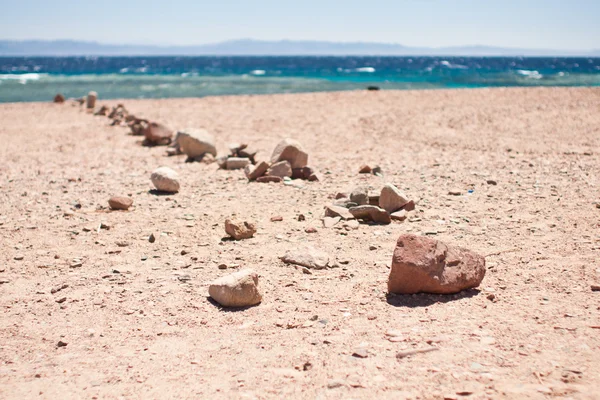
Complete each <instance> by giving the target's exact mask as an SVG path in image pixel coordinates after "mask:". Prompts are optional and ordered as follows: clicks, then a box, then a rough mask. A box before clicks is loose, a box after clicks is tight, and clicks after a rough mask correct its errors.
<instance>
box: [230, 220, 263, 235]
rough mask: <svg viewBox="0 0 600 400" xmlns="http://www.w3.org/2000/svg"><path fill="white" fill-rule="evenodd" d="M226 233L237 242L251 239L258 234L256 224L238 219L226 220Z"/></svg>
mask: <svg viewBox="0 0 600 400" xmlns="http://www.w3.org/2000/svg"><path fill="white" fill-rule="evenodd" d="M225 232H226V233H227V234H228V235H229V236H231V237H232V238H234V239H235V240H243V239H249V238H251V237H252V236H254V234H255V233H256V224H254V223H253V222H248V221H240V220H237V219H226V220H225Z"/></svg>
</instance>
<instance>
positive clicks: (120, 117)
mask: <svg viewBox="0 0 600 400" xmlns="http://www.w3.org/2000/svg"><path fill="white" fill-rule="evenodd" d="M128 115H129V112H128V111H127V109H126V108H125V106H124V105H123V104H117V106H116V107H113V108H112V110H111V112H110V113H109V114H108V118H109V119H111V120H112V122H111V125H113V126H114V125H120V124H121V123H123V122H124V121H125V119H126V118H127V116H128ZM147 122H148V121H146V123H147ZM130 127H131V125H130ZM143 128H145V125H144V127H143ZM143 128H142V129H140V131H139V133H137V134H138V135H143V132H142V131H143ZM132 131H133V129H132Z"/></svg>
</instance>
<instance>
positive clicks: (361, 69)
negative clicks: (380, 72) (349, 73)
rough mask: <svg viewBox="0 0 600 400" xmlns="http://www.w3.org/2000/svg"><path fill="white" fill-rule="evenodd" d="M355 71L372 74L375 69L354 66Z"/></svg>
mask: <svg viewBox="0 0 600 400" xmlns="http://www.w3.org/2000/svg"><path fill="white" fill-rule="evenodd" d="M355 71H356V72H366V73H369V74H372V73H374V72H375V71H377V70H376V69H375V68H373V67H360V68H356V69H355Z"/></svg>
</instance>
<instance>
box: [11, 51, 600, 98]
mask: <svg viewBox="0 0 600 400" xmlns="http://www.w3.org/2000/svg"><path fill="white" fill-rule="evenodd" d="M367 86H378V87H380V88H381V89H384V90H385V89H436V88H475V87H500V86H505V87H514V86H600V58H522V57H489V58H485V57H445V58H444V57H5V58H0V102H19V101H47V100H49V99H51V98H52V97H53V96H54V95H55V94H56V93H63V94H64V95H65V96H67V97H80V96H83V95H85V94H86V93H87V92H88V91H90V90H95V91H97V92H98V93H99V94H100V96H101V98H103V99H114V98H170V97H203V96H215V95H236V94H268V93H299V92H318V91H338V90H355V89H364V88H365V87H367Z"/></svg>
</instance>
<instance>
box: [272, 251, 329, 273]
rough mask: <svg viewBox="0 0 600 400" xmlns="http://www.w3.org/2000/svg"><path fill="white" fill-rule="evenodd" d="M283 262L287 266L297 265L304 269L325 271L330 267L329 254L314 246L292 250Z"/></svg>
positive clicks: (283, 258)
mask: <svg viewBox="0 0 600 400" xmlns="http://www.w3.org/2000/svg"><path fill="white" fill-rule="evenodd" d="M281 260H282V261H283V262H284V263H286V264H295V265H300V266H302V267H307V268H314V269H325V268H327V266H328V265H329V254H327V253H325V252H324V251H321V250H318V249H316V248H314V247H312V246H308V247H306V248H301V249H295V250H290V251H288V252H287V253H285V255H284V256H283V257H281Z"/></svg>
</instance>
